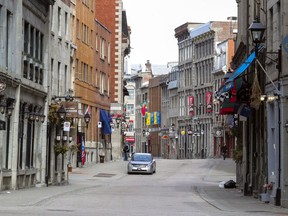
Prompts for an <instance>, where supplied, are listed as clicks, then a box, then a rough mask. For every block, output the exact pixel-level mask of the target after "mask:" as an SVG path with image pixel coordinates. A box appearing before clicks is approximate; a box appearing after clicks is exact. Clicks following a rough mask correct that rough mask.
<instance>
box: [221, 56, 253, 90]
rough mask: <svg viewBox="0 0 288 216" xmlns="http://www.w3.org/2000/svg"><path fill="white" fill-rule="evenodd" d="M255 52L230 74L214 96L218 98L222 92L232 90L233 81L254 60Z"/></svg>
mask: <svg viewBox="0 0 288 216" xmlns="http://www.w3.org/2000/svg"><path fill="white" fill-rule="evenodd" d="M255 57H256V52H255V51H254V52H252V53H251V54H250V55H249V57H248V58H247V59H246V60H245V61H244V62H243V63H242V64H241V65H240V66H239V67H238V68H237V69H236V70H235V71H234V72H233V73H232V75H231V76H230V77H229V79H228V80H227V81H226V82H225V83H224V84H223V85H222V86H221V87H220V89H219V90H218V91H217V93H216V95H217V96H220V95H221V94H222V93H223V92H227V91H229V90H230V89H231V88H233V85H234V80H235V79H236V78H237V77H239V76H240V75H241V74H242V73H244V71H245V70H246V69H247V68H248V67H249V66H250V64H251V63H252V62H253V61H254V60H255Z"/></svg>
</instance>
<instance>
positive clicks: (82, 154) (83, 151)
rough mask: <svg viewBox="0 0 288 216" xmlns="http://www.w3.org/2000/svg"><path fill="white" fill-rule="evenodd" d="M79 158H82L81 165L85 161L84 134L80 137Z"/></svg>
mask: <svg viewBox="0 0 288 216" xmlns="http://www.w3.org/2000/svg"><path fill="white" fill-rule="evenodd" d="M81 159H82V165H84V164H85V162H86V151H85V141H84V136H83V135H82V137H81Z"/></svg>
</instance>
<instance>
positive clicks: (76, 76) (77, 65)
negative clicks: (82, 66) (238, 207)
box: [75, 59, 79, 79]
mask: <svg viewBox="0 0 288 216" xmlns="http://www.w3.org/2000/svg"><path fill="white" fill-rule="evenodd" d="M78 67H79V60H78V59H76V62H75V79H77V78H79V75H78V69H79V68H78Z"/></svg>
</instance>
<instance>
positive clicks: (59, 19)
mask: <svg viewBox="0 0 288 216" xmlns="http://www.w3.org/2000/svg"><path fill="white" fill-rule="evenodd" d="M57 24H58V35H59V36H61V7H58V23H57Z"/></svg>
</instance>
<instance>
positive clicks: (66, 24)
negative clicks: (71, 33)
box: [65, 12, 68, 39]
mask: <svg viewBox="0 0 288 216" xmlns="http://www.w3.org/2000/svg"><path fill="white" fill-rule="evenodd" d="M67 37H68V13H67V12H65V39H67Z"/></svg>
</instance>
